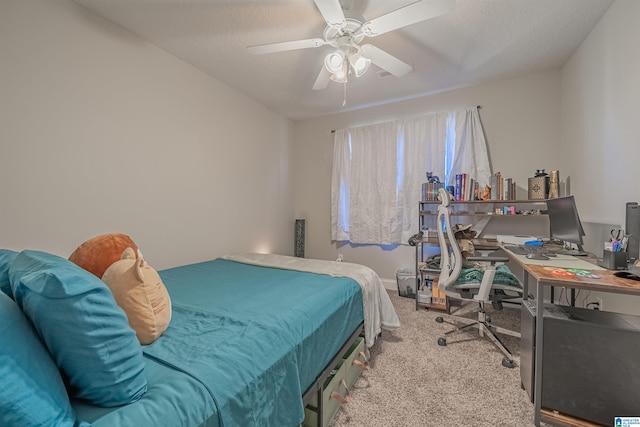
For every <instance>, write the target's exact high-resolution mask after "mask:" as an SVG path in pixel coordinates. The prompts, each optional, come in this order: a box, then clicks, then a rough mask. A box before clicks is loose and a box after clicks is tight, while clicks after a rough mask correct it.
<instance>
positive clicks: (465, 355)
mask: <svg viewBox="0 0 640 427" xmlns="http://www.w3.org/2000/svg"><path fill="white" fill-rule="evenodd" d="M389 295H390V296H391V301H392V302H393V305H394V307H395V308H396V311H397V313H398V316H399V317H400V321H401V323H402V326H401V327H400V328H399V329H398V330H397V331H394V332H393V333H390V332H387V331H384V332H383V334H382V337H381V338H379V339H378V341H377V342H376V344H375V345H374V346H373V347H372V349H371V370H369V371H366V372H364V374H363V376H362V377H361V378H360V379H359V380H358V382H357V383H356V384H355V386H354V389H353V390H352V392H351V402H350V403H348V404H346V405H344V406H343V408H341V409H340V411H339V412H338V414H337V415H336V417H335V419H334V421H333V423H332V425H333V426H334V427H359V426H362V427H377V426H381V427H382V426H384V427H388V426H434V427H435V426H438V427H440V426H473V427H482V426H486V427H494V426H518V427H520V426H525V427H526V426H533V425H534V424H533V404H531V403H530V401H529V398H528V396H527V393H526V392H525V391H524V390H523V389H522V387H521V382H520V367H519V361H520V357H519V346H518V344H519V340H518V339H516V338H511V337H505V339H504V340H503V342H505V344H507V346H508V347H509V349H510V350H511V351H512V352H513V354H514V361H515V362H516V367H515V368H513V369H509V368H505V367H503V366H502V364H501V362H502V353H501V352H500V351H499V350H498V349H497V348H496V347H495V346H494V345H493V344H492V343H491V342H490V341H489V340H488V339H487V338H480V337H479V336H478V330H477V329H470V330H469V332H461V333H457V334H454V336H450V337H448V339H447V346H446V347H440V346H438V344H437V341H438V337H440V336H441V334H442V333H443V332H445V331H448V330H450V329H451V325H450V324H447V323H437V322H436V321H435V318H436V317H437V316H438V315H439V314H440V313H439V312H437V311H433V310H432V311H426V310H419V311H416V310H415V302H414V300H412V299H409V298H403V297H399V296H398V294H397V292H391V291H390V292H389ZM467 308H471V309H473V308H474V307H473V306H471V307H467ZM488 311H490V313H491V316H492V319H493V323H494V324H496V325H498V326H508V327H513V326H515V328H517V330H519V322H520V311H519V309H514V308H505V309H504V310H501V311H496V312H494V311H493V310H492V309H491V308H490V307H489V309H488Z"/></svg>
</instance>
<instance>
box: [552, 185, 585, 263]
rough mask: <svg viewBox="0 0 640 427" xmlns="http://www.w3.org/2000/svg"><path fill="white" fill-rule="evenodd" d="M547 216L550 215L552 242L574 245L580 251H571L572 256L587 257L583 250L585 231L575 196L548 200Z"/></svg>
mask: <svg viewBox="0 0 640 427" xmlns="http://www.w3.org/2000/svg"><path fill="white" fill-rule="evenodd" d="M547 214H548V215H549V226H550V229H551V230H550V237H551V240H552V241H553V240H560V241H562V242H565V243H573V244H575V245H576V246H577V247H578V250H577V251H571V252H570V254H571V255H586V252H585V251H584V249H582V245H583V241H582V236H584V229H583V228H582V222H581V221H580V216H579V215H578V208H577V207H576V201H575V199H574V198H573V196H566V197H558V198H557V199H549V200H547Z"/></svg>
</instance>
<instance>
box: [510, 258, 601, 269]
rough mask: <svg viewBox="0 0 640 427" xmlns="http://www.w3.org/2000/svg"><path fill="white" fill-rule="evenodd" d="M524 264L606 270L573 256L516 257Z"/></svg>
mask: <svg viewBox="0 0 640 427" xmlns="http://www.w3.org/2000/svg"><path fill="white" fill-rule="evenodd" d="M515 256H516V257H518V259H519V260H520V261H521V262H522V263H523V264H530V265H542V266H545V267H558V268H576V269H580V270H597V271H602V270H606V268H602V267H600V266H598V265H595V264H593V263H590V262H588V261H585V260H583V259H580V258H577V257H574V256H572V255H557V256H554V257H550V258H549V259H529V258H527V256H526V255H515Z"/></svg>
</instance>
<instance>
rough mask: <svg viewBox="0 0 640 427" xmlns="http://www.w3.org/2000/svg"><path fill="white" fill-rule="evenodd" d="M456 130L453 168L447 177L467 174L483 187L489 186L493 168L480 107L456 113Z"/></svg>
mask: <svg viewBox="0 0 640 427" xmlns="http://www.w3.org/2000/svg"><path fill="white" fill-rule="evenodd" d="M454 130H455V146H454V147H453V156H452V158H453V166H452V167H451V170H450V171H449V174H448V175H447V176H448V177H449V178H451V177H452V176H455V174H457V173H467V174H469V176H470V177H472V178H473V179H475V180H477V181H478V182H479V183H480V184H481V185H485V184H486V185H489V184H490V183H491V167H490V164H489V154H488V153H487V142H486V141H485V139H484V130H483V129H482V123H481V122H480V115H479V114H478V107H473V108H467V109H465V110H457V111H455V128H454Z"/></svg>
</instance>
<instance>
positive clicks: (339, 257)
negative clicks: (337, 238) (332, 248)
mask: <svg viewBox="0 0 640 427" xmlns="http://www.w3.org/2000/svg"><path fill="white" fill-rule="evenodd" d="M343 259H344V256H343V255H342V254H338V259H336V261H338V262H342V260H343Z"/></svg>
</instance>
